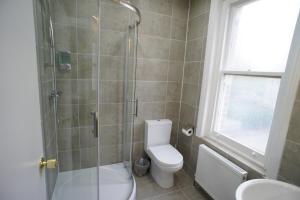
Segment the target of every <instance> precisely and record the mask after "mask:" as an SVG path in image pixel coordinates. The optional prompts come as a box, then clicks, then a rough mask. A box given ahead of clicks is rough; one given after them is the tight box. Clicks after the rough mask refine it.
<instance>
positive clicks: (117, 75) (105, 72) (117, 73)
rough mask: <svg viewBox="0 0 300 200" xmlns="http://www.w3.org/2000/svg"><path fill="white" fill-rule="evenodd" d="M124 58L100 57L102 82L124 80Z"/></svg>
mask: <svg viewBox="0 0 300 200" xmlns="http://www.w3.org/2000/svg"><path fill="white" fill-rule="evenodd" d="M124 60H125V59H124V57H114V56H100V80H123V78H124V75H123V73H124V66H125V65H124V63H123V62H124Z"/></svg>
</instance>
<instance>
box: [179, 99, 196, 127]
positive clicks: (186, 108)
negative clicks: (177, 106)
mask: <svg viewBox="0 0 300 200" xmlns="http://www.w3.org/2000/svg"><path fill="white" fill-rule="evenodd" d="M195 112H196V108H195V107H193V106H190V105H187V104H184V103H182V104H181V111H180V121H181V122H182V123H183V124H191V125H195Z"/></svg>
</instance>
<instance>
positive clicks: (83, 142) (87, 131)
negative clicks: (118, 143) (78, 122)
mask: <svg viewBox="0 0 300 200" xmlns="http://www.w3.org/2000/svg"><path fill="white" fill-rule="evenodd" d="M93 131H94V127H93V126H88V127H80V128H79V132H80V148H90V147H96V146H97V144H98V138H96V137H95V136H94V132H93Z"/></svg>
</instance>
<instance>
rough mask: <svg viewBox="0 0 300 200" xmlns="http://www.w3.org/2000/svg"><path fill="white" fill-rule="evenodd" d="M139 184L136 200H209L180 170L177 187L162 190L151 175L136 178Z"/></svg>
mask: <svg viewBox="0 0 300 200" xmlns="http://www.w3.org/2000/svg"><path fill="white" fill-rule="evenodd" d="M135 180H136V184H137V198H136V200H209V198H208V197H207V196H206V195H205V194H204V193H202V192H201V191H200V190H198V189H196V188H195V187H194V186H193V179H192V178H191V177H190V176H189V175H188V174H186V173H185V171H184V170H180V171H179V172H178V173H176V175H175V186H173V187H172V188H170V189H163V188H160V187H159V186H158V185H157V184H156V183H155V181H154V180H153V179H152V177H151V175H150V174H148V175H147V176H144V177H137V176H135Z"/></svg>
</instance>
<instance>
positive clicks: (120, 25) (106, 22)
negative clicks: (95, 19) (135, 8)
mask: <svg viewBox="0 0 300 200" xmlns="http://www.w3.org/2000/svg"><path fill="white" fill-rule="evenodd" d="M128 12H129V11H128V9H127V8H124V7H121V6H118V5H117V4H109V3H102V4H101V18H100V19H101V23H100V25H101V29H103V30H104V29H108V30H115V31H126V30H127V29H128V25H129V21H128V20H129V13H128Z"/></svg>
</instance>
